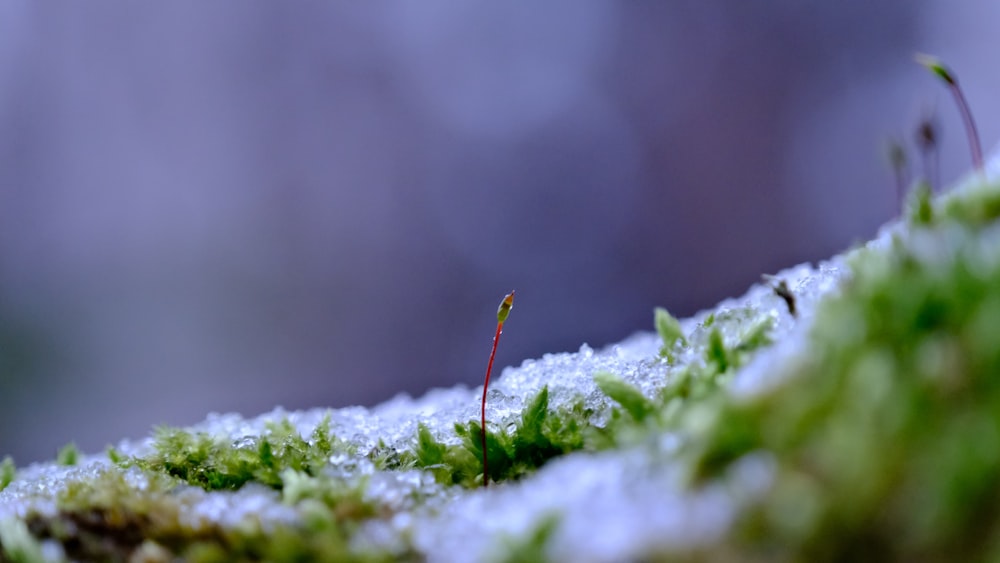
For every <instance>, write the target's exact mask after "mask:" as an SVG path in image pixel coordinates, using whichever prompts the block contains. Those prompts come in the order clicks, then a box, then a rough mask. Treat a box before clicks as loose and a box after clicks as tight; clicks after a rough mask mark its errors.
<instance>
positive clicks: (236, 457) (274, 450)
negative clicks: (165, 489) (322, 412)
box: [133, 417, 355, 491]
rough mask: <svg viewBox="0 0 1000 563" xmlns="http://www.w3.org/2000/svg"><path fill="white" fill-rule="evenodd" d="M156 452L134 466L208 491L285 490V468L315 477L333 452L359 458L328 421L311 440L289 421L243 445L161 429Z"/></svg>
mask: <svg viewBox="0 0 1000 563" xmlns="http://www.w3.org/2000/svg"><path fill="white" fill-rule="evenodd" d="M155 448H156V453H155V454H153V455H152V456H150V457H147V458H143V459H136V460H133V463H134V464H135V465H137V466H139V467H141V468H143V469H147V470H150V471H161V472H164V473H167V474H168V475H171V476H174V477H177V478H179V479H181V480H183V481H185V482H187V483H190V484H192V485H197V486H199V487H202V488H203V489H205V490H209V491H213V490H226V489H229V490H232V489H239V488H240V487H242V486H243V485H245V484H246V483H248V482H250V481H254V482H258V483H262V484H264V485H267V486H269V487H272V488H275V489H280V488H281V487H282V485H283V481H282V478H281V474H282V472H283V471H285V470H286V469H292V470H294V471H301V472H304V473H307V474H309V475H316V474H318V473H319V471H320V470H321V469H322V468H323V467H325V466H326V465H327V464H328V460H329V458H330V456H331V454H332V453H334V452H339V453H344V454H347V455H354V454H355V451H354V448H353V447H351V446H350V445H349V444H347V443H346V442H343V441H341V440H339V439H337V438H336V437H335V436H333V435H332V434H331V432H330V421H329V417H327V418H326V419H324V421H323V422H322V423H321V424H319V425H318V426H317V427H316V429H315V430H314V431H313V433H312V435H311V436H310V439H308V440H307V439H304V438H303V437H302V436H300V435H299V433H298V431H297V430H296V429H295V427H294V426H292V424H291V422H289V421H288V420H287V419H285V420H282V421H280V422H275V423H271V424H269V425H268V426H267V431H266V432H264V433H263V435H261V436H259V437H253V438H247V439H245V440H241V441H240V442H239V443H233V442H232V441H231V440H229V439H228V438H225V437H215V436H210V435H208V434H205V433H192V432H188V431H186V430H181V429H177V428H168V427H163V428H159V429H157V430H156V433H155Z"/></svg>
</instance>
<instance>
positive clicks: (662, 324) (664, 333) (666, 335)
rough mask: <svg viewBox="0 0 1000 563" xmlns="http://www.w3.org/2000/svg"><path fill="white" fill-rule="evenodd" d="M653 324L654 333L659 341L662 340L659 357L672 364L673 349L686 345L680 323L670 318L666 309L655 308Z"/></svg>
mask: <svg viewBox="0 0 1000 563" xmlns="http://www.w3.org/2000/svg"><path fill="white" fill-rule="evenodd" d="M653 324H654V325H655V326H656V332H658V333H659V335H660V339H661V340H663V346H662V347H661V348H660V355H661V356H663V357H665V358H667V359H668V360H669V361H671V362H673V361H674V348H675V347H676V346H677V345H678V344H687V339H686V338H684V331H683V330H682V329H681V323H680V321H678V320H677V319H675V318H674V317H673V316H671V314H670V313H668V312H667V310H666V309H664V308H662V307H657V308H656V310H655V311H654V312H653Z"/></svg>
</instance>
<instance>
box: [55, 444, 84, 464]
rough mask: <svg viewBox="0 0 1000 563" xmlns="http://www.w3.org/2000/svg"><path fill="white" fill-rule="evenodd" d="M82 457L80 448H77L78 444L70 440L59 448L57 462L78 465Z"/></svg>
mask: <svg viewBox="0 0 1000 563" xmlns="http://www.w3.org/2000/svg"><path fill="white" fill-rule="evenodd" d="M79 459H80V450H79V449H77V447H76V444H74V443H72V442H70V443H69V444H66V445H65V446H63V447H62V449H61V450H59V453H58V454H57V455H56V463H58V464H59V465H67V466H69V465H76V462H77V461H79Z"/></svg>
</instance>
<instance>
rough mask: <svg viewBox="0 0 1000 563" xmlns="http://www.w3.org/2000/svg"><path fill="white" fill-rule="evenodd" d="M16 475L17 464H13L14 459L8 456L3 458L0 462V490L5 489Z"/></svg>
mask: <svg viewBox="0 0 1000 563" xmlns="http://www.w3.org/2000/svg"><path fill="white" fill-rule="evenodd" d="M16 476H17V466H16V465H14V460H13V459H11V457H10V456H7V457H5V458H3V461H2V462H0V491H2V490H4V489H6V488H7V485H10V484H11V483H12V482H13V481H14V477H16Z"/></svg>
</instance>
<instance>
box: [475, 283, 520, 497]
mask: <svg viewBox="0 0 1000 563" xmlns="http://www.w3.org/2000/svg"><path fill="white" fill-rule="evenodd" d="M513 307H514V292H513V291H511V292H510V293H508V294H507V295H506V296H505V297H504V298H503V301H501V302H500V307H498V308H497V332H496V334H494V335H493V349H492V350H490V363H488V364H486V381H484V382H483V410H482V420H481V421H480V422H481V424H480V427H479V433H480V437H481V438H482V441H483V488H486V487H487V486H488V484H489V482H490V473H489V463H488V462H487V461H486V390H487V389H489V388H490V372H492V371H493V357H494V356H496V354H497V343H498V342H500V335H501V334H503V323H504V321H506V320H507V315H509V314H510V310H511V309H512V308H513Z"/></svg>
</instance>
